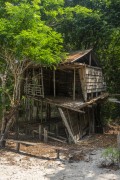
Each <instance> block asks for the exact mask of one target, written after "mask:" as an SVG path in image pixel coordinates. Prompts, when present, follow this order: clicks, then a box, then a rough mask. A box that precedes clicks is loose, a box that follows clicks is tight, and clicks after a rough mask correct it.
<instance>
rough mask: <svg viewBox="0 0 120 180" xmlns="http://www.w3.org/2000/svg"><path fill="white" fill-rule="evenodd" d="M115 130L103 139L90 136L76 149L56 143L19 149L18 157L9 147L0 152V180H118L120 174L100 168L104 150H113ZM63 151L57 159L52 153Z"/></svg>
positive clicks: (13, 145)
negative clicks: (57, 150)
mask: <svg viewBox="0 0 120 180" xmlns="http://www.w3.org/2000/svg"><path fill="white" fill-rule="evenodd" d="M116 135H117V127H116V126H109V127H107V128H106V129H105V133H104V134H103V135H100V134H99V135H98V134H96V135H92V136H89V137H86V138H84V139H83V140H81V141H80V142H79V143H78V144H77V145H67V144H61V143H57V142H52V141H51V142H49V143H47V144H44V143H40V142H39V145H37V146H25V145H21V147H20V153H19V154H18V153H16V152H15V151H14V149H15V144H14V143H8V144H7V147H6V149H4V150H2V149H1V150H0V180H10V179H11V180H13V179H14V180H20V179H21V180H27V179H28V180H68V179H69V180H103V179H104V180H119V179H120V170H118V169H115V168H113V169H111V168H100V159H101V154H102V152H103V150H104V149H105V148H107V147H111V146H112V147H116V145H117V142H116V139H117V138H116ZM58 147H63V149H66V151H65V152H62V153H61V155H60V159H56V152H55V149H56V148H58Z"/></svg>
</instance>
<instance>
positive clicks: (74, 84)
mask: <svg viewBox="0 0 120 180" xmlns="http://www.w3.org/2000/svg"><path fill="white" fill-rule="evenodd" d="M75 73H76V71H75V68H74V80H73V100H74V101H75V88H76V74H75Z"/></svg>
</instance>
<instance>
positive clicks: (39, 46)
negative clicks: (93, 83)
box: [0, 0, 63, 142]
mask: <svg viewBox="0 0 120 180" xmlns="http://www.w3.org/2000/svg"><path fill="white" fill-rule="evenodd" d="M14 2H15V3H14ZM14 2H13V3H8V2H6V3H5V4H4V3H3V6H2V8H3V9H4V13H3V14H2V18H1V19H0V49H1V52H0V59H2V61H3V64H4V65H6V66H7V78H8V79H7V81H9V79H10V78H11V81H13V87H12V91H10V89H9V88H10V86H8V90H7V94H8V95H9V100H10V107H11V109H10V110H9V114H8V115H7V117H5V121H6V123H4V124H6V126H5V128H3V129H2V130H1V131H2V136H1V142H3V140H4V139H5V138H6V136H7V132H8V129H9V127H10V125H11V123H13V121H15V119H16V117H15V116H16V114H17V111H18V106H19V105H20V100H21V96H20V85H21V81H22V75H23V73H24V71H25V69H26V68H28V67H29V66H30V65H31V64H32V63H33V62H35V63H39V64H41V65H43V64H45V65H46V66H55V65H56V64H57V63H58V62H60V61H61V58H62V56H63V53H61V52H62V43H63V40H62V37H61V35H60V34H59V33H57V32H56V31H54V30H53V29H52V28H51V27H49V26H47V25H46V24H45V22H44V21H42V20H41V14H40V6H39V1H38V0H34V1H33V2H32V3H31V2H30V3H29V1H28V2H27V1H23V2H20V1H14ZM2 8H1V9H2ZM3 9H2V10H3ZM2 12H3V11H2ZM3 90H4V89H3ZM2 127H3V126H2Z"/></svg>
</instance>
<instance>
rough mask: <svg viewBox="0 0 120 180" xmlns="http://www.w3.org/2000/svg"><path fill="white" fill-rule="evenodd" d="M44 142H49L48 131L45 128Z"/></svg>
mask: <svg viewBox="0 0 120 180" xmlns="http://www.w3.org/2000/svg"><path fill="white" fill-rule="evenodd" d="M44 142H45V143H47V142H48V129H47V127H45V128H44Z"/></svg>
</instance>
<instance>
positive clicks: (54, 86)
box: [53, 70, 56, 97]
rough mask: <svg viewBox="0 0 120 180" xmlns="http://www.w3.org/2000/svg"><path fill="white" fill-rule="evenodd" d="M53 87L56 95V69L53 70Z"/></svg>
mask: <svg viewBox="0 0 120 180" xmlns="http://www.w3.org/2000/svg"><path fill="white" fill-rule="evenodd" d="M53 88H54V97H56V82H55V70H53Z"/></svg>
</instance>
